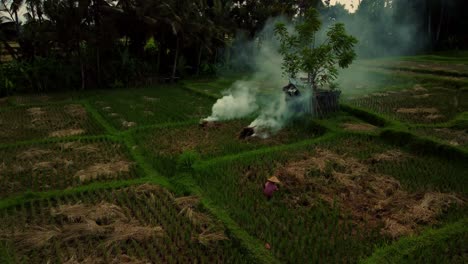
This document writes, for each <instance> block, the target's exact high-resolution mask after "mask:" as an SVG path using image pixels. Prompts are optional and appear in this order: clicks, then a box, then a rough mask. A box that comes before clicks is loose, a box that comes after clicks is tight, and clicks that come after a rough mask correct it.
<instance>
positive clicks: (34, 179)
mask: <svg viewBox="0 0 468 264" xmlns="http://www.w3.org/2000/svg"><path fill="white" fill-rule="evenodd" d="M0 157H1V158H0V164H5V165H4V168H3V169H2V173H1V174H2V177H1V178H0V186H2V187H1V188H0V190H1V191H0V196H8V195H12V194H16V193H20V192H22V191H25V190H27V189H30V190H34V191H45V190H52V189H63V188H67V187H70V186H76V185H79V184H84V183H87V182H90V181H102V180H105V179H117V178H118V179H129V178H135V177H137V175H136V171H135V164H133V163H132V162H130V161H129V159H128V157H127V155H126V150H125V148H124V147H123V146H121V145H120V144H117V143H114V142H109V141H102V142H93V141H90V142H80V141H73V142H61V143H49V144H42V145H33V146H29V145H26V146H22V147H9V148H5V149H0Z"/></svg>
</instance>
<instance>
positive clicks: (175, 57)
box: [172, 37, 179, 82]
mask: <svg viewBox="0 0 468 264" xmlns="http://www.w3.org/2000/svg"><path fill="white" fill-rule="evenodd" d="M176 42H177V44H176V51H175V55H174V66H173V67H172V82H174V81H175V78H176V72H177V60H178V59H179V37H177V41H176Z"/></svg>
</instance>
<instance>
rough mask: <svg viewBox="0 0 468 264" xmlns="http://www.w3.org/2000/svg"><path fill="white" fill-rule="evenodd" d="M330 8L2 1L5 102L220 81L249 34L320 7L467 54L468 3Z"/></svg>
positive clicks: (214, 0) (314, 4)
mask: <svg viewBox="0 0 468 264" xmlns="http://www.w3.org/2000/svg"><path fill="white" fill-rule="evenodd" d="M329 2H330V1H328V0H326V1H321V0H283V1H281V0H240V1H226V0H195V1H189V0H163V1H159V0H118V1H113V0H0V23H1V24H0V43H1V45H0V54H2V57H5V58H6V57H7V58H9V59H8V61H5V60H3V62H2V64H1V65H0V67H1V72H0V91H2V92H0V93H4V94H5V93H8V92H11V91H18V90H25V91H45V90H63V89H83V90H84V89H91V88H105V87H128V86H135V85H145V84H149V83H154V82H161V81H171V80H175V79H177V78H178V77H180V76H187V75H202V74H213V73H215V72H216V71H217V69H218V68H219V67H224V66H225V65H224V64H226V63H227V62H226V59H225V58H226V54H227V51H228V50H229V47H230V45H231V44H232V42H233V40H234V39H235V38H236V36H237V35H238V34H239V33H240V32H242V34H243V35H246V36H247V37H248V38H250V39H254V38H255V35H256V33H257V32H259V31H260V30H261V29H262V28H263V26H264V25H265V23H266V21H267V20H268V18H270V17H277V16H283V17H285V18H286V19H289V20H295V19H300V17H301V14H304V13H305V11H306V10H308V9H310V8H317V9H318V10H319V11H320V12H321V14H322V15H323V16H324V19H325V20H326V19H327V18H331V17H333V16H338V15H339V16H340V17H345V16H348V18H352V19H355V20H356V19H358V18H359V17H361V18H364V17H366V19H367V20H365V22H363V23H364V24H363V25H362V27H363V28H365V27H366V24H367V23H380V24H382V27H384V26H385V21H383V20H379V19H378V18H379V17H382V14H383V13H385V12H388V10H389V9H392V10H393V12H392V14H393V16H396V15H398V13H400V14H401V16H400V18H399V19H398V20H399V21H400V22H401V23H405V22H407V23H416V25H417V26H418V27H419V28H420V29H421V30H419V32H424V36H423V40H421V41H422V42H424V44H421V45H420V46H421V47H422V49H423V50H424V51H433V50H441V49H455V48H459V49H462V48H467V43H468V39H467V36H466V33H465V31H466V30H464V29H466V27H467V26H468V25H467V21H468V20H467V19H465V18H464V12H463V10H467V8H468V2H467V1H464V0H452V1H445V0H393V1H390V0H362V1H360V2H361V3H360V6H359V8H358V10H357V12H356V13H354V14H349V13H348V12H347V11H346V10H345V9H344V7H343V6H340V5H337V6H330V3H329ZM409 10H411V11H413V12H412V13H410V12H408V11H409ZM395 11H396V12H395ZM407 14H411V15H407ZM406 20H407V21H406ZM363 21H364V20H363ZM379 26H380V25H379ZM376 28H378V27H374V30H377V29H376ZM374 33H375V32H374ZM362 37H363V38H365V36H362ZM358 39H359V38H358ZM360 41H361V40H360ZM394 41H398V40H394ZM364 42H365V40H364ZM5 55H7V56H5ZM374 55H375V56H378V55H379V54H378V53H376V54H374Z"/></svg>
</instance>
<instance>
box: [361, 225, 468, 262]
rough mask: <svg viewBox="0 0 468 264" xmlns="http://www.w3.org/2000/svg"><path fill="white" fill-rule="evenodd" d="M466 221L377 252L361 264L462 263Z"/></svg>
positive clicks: (402, 241)
mask: <svg viewBox="0 0 468 264" xmlns="http://www.w3.org/2000/svg"><path fill="white" fill-rule="evenodd" d="M467 240H468V221H467V218H464V219H461V220H460V221H458V222H455V223H451V224H448V225H446V226H444V227H442V228H440V229H428V230H426V231H424V232H423V233H422V234H421V235H419V236H414V237H408V238H404V239H401V240H399V241H397V242H395V243H393V244H390V245H388V246H384V247H381V248H379V249H377V250H376V251H375V252H374V253H373V254H372V256H370V257H369V258H367V259H365V260H363V261H362V262H361V263H369V264H370V263H465V262H466V241H467Z"/></svg>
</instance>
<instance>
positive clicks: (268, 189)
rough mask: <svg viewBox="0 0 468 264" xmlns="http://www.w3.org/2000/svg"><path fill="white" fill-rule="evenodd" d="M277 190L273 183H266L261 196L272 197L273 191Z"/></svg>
mask: <svg viewBox="0 0 468 264" xmlns="http://www.w3.org/2000/svg"><path fill="white" fill-rule="evenodd" d="M277 190H278V186H276V184H275V183H273V182H266V183H265V187H264V188H263V194H265V195H266V196H269V197H270V196H272V195H273V193H274V192H275V191H277Z"/></svg>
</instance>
